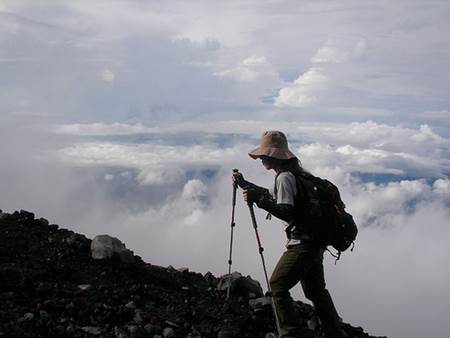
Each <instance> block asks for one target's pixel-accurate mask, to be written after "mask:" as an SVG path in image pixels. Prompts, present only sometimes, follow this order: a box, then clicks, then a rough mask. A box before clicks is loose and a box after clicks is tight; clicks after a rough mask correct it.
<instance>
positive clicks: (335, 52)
mask: <svg viewBox="0 0 450 338" xmlns="http://www.w3.org/2000/svg"><path fill="white" fill-rule="evenodd" d="M352 40H353V39H349V40H348V41H341V40H330V41H327V42H326V43H325V44H324V45H323V46H322V47H320V48H319V49H318V50H317V53H316V54H315V55H314V56H313V57H312V58H311V62H312V63H342V62H348V61H350V60H352V59H353V60H354V59H357V58H360V57H361V56H362V55H363V54H364V53H365V52H366V50H367V43H366V41H365V40H364V39H361V38H360V39H357V42H353V41H352Z"/></svg>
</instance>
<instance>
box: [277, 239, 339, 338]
mask: <svg viewBox="0 0 450 338" xmlns="http://www.w3.org/2000/svg"><path fill="white" fill-rule="evenodd" d="M298 282H301V284H302V288H303V292H304V293H305V296H306V298H308V299H309V300H310V301H312V303H313V305H314V309H315V311H316V314H317V315H318V316H319V318H320V320H321V322H322V327H323V330H324V332H325V333H326V337H333V338H340V337H342V335H341V333H340V330H339V328H338V327H339V324H338V323H339V316H338V314H337V312H336V308H335V307H334V304H333V301H332V299H331V296H330V293H329V292H328V290H327V289H326V287H325V279H324V274H323V249H321V248H319V247H318V246H316V245H314V244H311V243H302V244H298V245H293V246H289V247H288V248H287V250H286V251H285V252H284V253H283V255H282V256H281V258H280V260H279V261H278V264H277V266H276V267H275V270H274V271H273V273H272V276H271V278H270V287H271V288H272V294H273V300H274V302H275V307H276V310H277V314H278V317H279V320H280V326H281V335H282V337H283V338H287V337H298V336H299V322H298V317H297V315H296V314H295V311H294V306H293V303H292V298H291V295H290V293H289V290H290V289H291V288H292V287H294V286H295V285H296V284H297V283H298Z"/></svg>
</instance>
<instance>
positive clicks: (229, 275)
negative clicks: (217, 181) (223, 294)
mask: <svg viewBox="0 0 450 338" xmlns="http://www.w3.org/2000/svg"><path fill="white" fill-rule="evenodd" d="M237 172H238V170H237V169H233V173H237ZM236 191H237V182H236V181H234V182H233V199H232V202H231V236H230V256H229V257H228V287H227V299H228V298H230V287H231V264H232V263H233V261H232V259H231V256H232V254H233V230H234V227H235V226H236V223H234V210H235V207H236Z"/></svg>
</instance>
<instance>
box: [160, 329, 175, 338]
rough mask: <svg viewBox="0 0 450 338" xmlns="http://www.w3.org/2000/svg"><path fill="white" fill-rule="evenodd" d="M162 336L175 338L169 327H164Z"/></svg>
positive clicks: (172, 330) (173, 331)
mask: <svg viewBox="0 0 450 338" xmlns="http://www.w3.org/2000/svg"><path fill="white" fill-rule="evenodd" d="M162 336H163V337H164V338H173V337H176V334H175V330H174V329H172V328H171V327H166V328H165V329H164V330H163V333H162Z"/></svg>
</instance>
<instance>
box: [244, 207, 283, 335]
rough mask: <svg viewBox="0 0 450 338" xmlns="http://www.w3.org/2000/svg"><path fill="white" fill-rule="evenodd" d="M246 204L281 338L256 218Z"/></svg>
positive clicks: (279, 333) (278, 329) (253, 211)
mask: <svg viewBox="0 0 450 338" xmlns="http://www.w3.org/2000/svg"><path fill="white" fill-rule="evenodd" d="M247 204H248V209H249V210H250V216H251V218H252V223H253V228H254V229H255V235H256V242H257V243H258V250H259V254H260V255H261V261H262V266H263V270H264V277H265V278H266V283H267V290H268V294H269V296H270V299H271V300H272V309H273V314H274V316H275V324H276V326H277V332H278V337H281V328H280V320H279V318H278V314H277V309H276V307H275V302H274V301H273V295H272V289H271V288H270V283H269V278H268V277H267V269H266V262H265V260H264V254H263V252H264V248H263V247H262V245H261V239H260V238H259V233H258V224H257V223H256V216H255V210H254V209H253V202H250V203H247Z"/></svg>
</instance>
